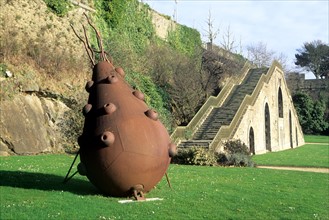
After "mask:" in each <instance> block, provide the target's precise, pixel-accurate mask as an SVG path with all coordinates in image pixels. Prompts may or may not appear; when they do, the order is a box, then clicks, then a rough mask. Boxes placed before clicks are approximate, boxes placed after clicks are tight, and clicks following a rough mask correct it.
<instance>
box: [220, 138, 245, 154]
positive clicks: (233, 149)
mask: <svg viewBox="0 0 329 220" xmlns="http://www.w3.org/2000/svg"><path fill="white" fill-rule="evenodd" d="M224 150H225V151H226V152H227V153H228V154H235V153H241V154H244V155H249V154H250V153H249V149H248V147H247V145H246V144H245V143H243V142H242V141H241V140H230V141H227V142H226V143H225V144H224Z"/></svg>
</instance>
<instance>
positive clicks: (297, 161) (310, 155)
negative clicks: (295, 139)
mask: <svg viewBox="0 0 329 220" xmlns="http://www.w3.org/2000/svg"><path fill="white" fill-rule="evenodd" d="M252 159H253V161H254V162H256V164H257V165H273V166H298V167H329V144H328V145H318V144H306V145H304V146H302V147H298V148H293V149H288V150H284V151H278V152H270V153H267V154H261V155H255V156H253V158H252Z"/></svg>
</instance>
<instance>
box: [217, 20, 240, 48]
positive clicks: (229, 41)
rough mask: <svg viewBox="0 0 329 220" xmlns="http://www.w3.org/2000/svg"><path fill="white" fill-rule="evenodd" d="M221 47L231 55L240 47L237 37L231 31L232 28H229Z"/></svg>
mask: <svg viewBox="0 0 329 220" xmlns="http://www.w3.org/2000/svg"><path fill="white" fill-rule="evenodd" d="M221 46H222V48H223V49H224V50H227V51H229V52H231V53H233V52H234V50H235V49H236V48H237V47H238V46H237V45H236V42H235V37H234V35H233V33H232V31H231V26H230V25H229V26H227V28H226V30H225V32H224V34H223V36H222V41H221Z"/></svg>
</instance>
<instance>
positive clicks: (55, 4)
mask: <svg viewBox="0 0 329 220" xmlns="http://www.w3.org/2000/svg"><path fill="white" fill-rule="evenodd" d="M44 2H45V3H46V5H47V7H48V8H49V9H50V10H51V11H52V12H54V13H55V14H57V15H58V16H60V17H62V16H64V15H66V14H67V12H68V11H69V9H70V3H69V1H67V0H56V1H53V0H44Z"/></svg>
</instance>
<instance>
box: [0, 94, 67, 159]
mask: <svg viewBox="0 0 329 220" xmlns="http://www.w3.org/2000/svg"><path fill="white" fill-rule="evenodd" d="M69 110H70V109H69V108H68V107H67V106H66V105H65V104H64V103H63V102H61V101H59V100H55V99H50V98H43V97H38V96H36V95H27V94H25V95H23V94H20V95H17V96H15V97H14V98H13V100H6V101H3V102H1V104H0V113H1V117H0V127H1V135H0V155H12V154H37V153H47V152H63V151H64V150H63V146H62V143H63V142H62V139H63V138H62V136H63V133H62V131H61V126H60V124H61V123H62V122H63V120H64V115H65V114H66V113H67V112H68V111H69Z"/></svg>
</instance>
